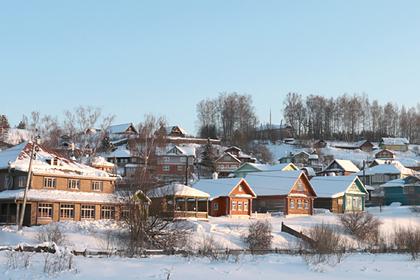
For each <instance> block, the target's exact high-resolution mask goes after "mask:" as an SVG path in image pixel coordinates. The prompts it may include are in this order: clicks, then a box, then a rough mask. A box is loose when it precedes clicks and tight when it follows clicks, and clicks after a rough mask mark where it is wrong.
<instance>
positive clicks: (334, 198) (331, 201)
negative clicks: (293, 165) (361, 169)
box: [311, 175, 368, 213]
mask: <svg viewBox="0 0 420 280" xmlns="http://www.w3.org/2000/svg"><path fill="white" fill-rule="evenodd" d="M311 184H312V186H313V188H314V189H315V192H316V194H317V197H316V199H315V208H324V209H328V210H330V211H331V212H333V213H345V212H349V211H364V210H365V200H366V197H367V196H368V191H367V190H366V188H365V186H364V184H363V183H362V181H361V180H360V179H359V177H357V176H354V175H352V176H319V177H314V178H312V179H311Z"/></svg>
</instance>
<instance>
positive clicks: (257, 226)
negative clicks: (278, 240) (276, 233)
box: [244, 220, 273, 251]
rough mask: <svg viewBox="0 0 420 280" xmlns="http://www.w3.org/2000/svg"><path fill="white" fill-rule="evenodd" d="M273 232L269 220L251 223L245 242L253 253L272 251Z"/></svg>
mask: <svg viewBox="0 0 420 280" xmlns="http://www.w3.org/2000/svg"><path fill="white" fill-rule="evenodd" d="M271 230H272V226H271V223H270V222H269V221H267V220H266V221H256V222H251V223H250V225H249V228H248V235H247V236H245V237H244V241H245V243H246V244H248V247H249V249H251V250H252V251H254V250H268V249H271V241H272V239H273V236H272V235H271Z"/></svg>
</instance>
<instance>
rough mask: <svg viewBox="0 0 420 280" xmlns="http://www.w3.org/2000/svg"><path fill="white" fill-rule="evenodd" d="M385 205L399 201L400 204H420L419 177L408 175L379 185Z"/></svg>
mask: <svg viewBox="0 0 420 280" xmlns="http://www.w3.org/2000/svg"><path fill="white" fill-rule="evenodd" d="M380 189H381V192H382V194H383V198H384V203H385V205H389V204H391V203H393V202H400V203H401V204H402V205H420V178H419V177H417V176H408V177H405V178H400V179H395V180H392V181H389V182H387V183H385V184H382V185H381V186H380Z"/></svg>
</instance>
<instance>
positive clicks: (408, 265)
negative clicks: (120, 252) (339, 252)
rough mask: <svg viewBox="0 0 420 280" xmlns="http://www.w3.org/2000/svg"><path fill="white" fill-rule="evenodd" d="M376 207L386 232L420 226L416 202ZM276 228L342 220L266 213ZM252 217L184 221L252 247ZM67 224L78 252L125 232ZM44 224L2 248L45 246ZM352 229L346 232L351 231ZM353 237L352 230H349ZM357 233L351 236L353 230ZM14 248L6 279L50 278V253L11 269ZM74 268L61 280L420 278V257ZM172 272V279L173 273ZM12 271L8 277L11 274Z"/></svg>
mask: <svg viewBox="0 0 420 280" xmlns="http://www.w3.org/2000/svg"><path fill="white" fill-rule="evenodd" d="M368 211H369V212H370V213H372V214H373V215H375V216H376V217H378V218H379V219H380V220H381V221H382V223H383V224H382V226H381V230H382V232H383V233H389V234H390V233H392V232H393V228H395V227H396V226H399V225H403V226H408V225H413V226H420V216H419V215H418V214H415V213H412V211H411V210H410V208H409V207H404V206H398V205H395V206H388V207H383V208H382V211H380V209H379V208H369V209H368ZM259 218H260V219H268V220H269V221H270V222H271V224H272V226H273V236H274V238H273V247H274V248H293V247H294V246H295V245H297V240H296V239H295V238H294V237H292V236H290V235H288V234H286V233H283V232H281V223H282V222H284V223H285V224H287V225H288V226H291V227H292V228H295V229H297V230H305V229H308V228H310V227H312V226H313V225H315V224H320V223H327V224H333V225H337V226H338V225H339V221H338V218H337V216H336V215H333V214H331V213H329V212H327V211H324V210H318V211H317V214H316V215H314V216H295V217H282V216H272V217H267V216H264V215H262V216H260V217H259ZM251 221H252V219H251V220H250V219H240V218H226V217H220V218H210V220H209V221H208V222H205V221H188V222H184V223H185V225H186V226H188V227H191V228H192V229H193V234H192V236H191V239H190V242H189V245H191V246H199V244H200V242H202V240H203V239H204V238H208V237H209V236H211V237H212V238H213V239H214V240H215V241H216V242H217V244H218V245H219V246H220V248H232V249H238V248H245V244H244V243H243V241H242V236H243V235H244V234H245V233H246V232H247V228H248V225H249V223H250V222H251ZM59 226H60V228H61V229H62V231H63V232H64V233H65V234H66V237H67V243H66V245H67V246H68V248H70V249H77V250H80V251H81V250H84V249H89V250H105V249H107V246H109V244H107V241H106V240H107V236H108V234H107V233H108V232H119V231H120V230H121V228H120V225H119V224H117V223H114V222H110V221H93V222H81V223H77V222H63V223H59ZM44 227H45V226H40V227H30V228H24V229H23V231H22V232H17V231H16V228H15V227H14V226H3V227H0V246H14V245H17V244H22V243H26V244H38V243H39V241H38V240H37V234H38V232H39V230H40V229H43V228H44ZM343 234H344V233H343ZM346 236H347V235H346ZM347 237H348V238H349V239H351V237H349V236H347ZM9 259H10V257H9V256H8V253H7V252H0V275H4V276H2V277H0V279H45V278H47V277H49V276H48V275H47V274H45V273H44V272H43V264H44V256H43V255H42V254H35V255H33V256H32V257H31V258H30V266H29V268H18V269H11V268H10V266H9V265H8V260H9ZM74 267H75V269H73V270H72V271H67V272H63V273H60V274H59V275H58V278H59V279H122V278H124V279H194V278H197V277H198V278H200V279H202V280H205V279H282V277H294V278H295V279H381V280H382V279H420V278H419V275H420V261H417V262H416V261H411V260H410V256H408V255H370V254H352V255H347V256H346V257H345V258H344V260H343V261H342V262H341V263H339V264H337V265H335V266H332V265H325V264H322V265H316V266H312V265H308V264H307V263H306V262H305V261H304V260H303V259H302V258H301V257H298V256H289V255H265V256H246V255H241V256H239V257H238V258H236V257H231V258H230V259H229V260H223V261H211V260H209V259H207V258H196V257H192V258H183V257H181V256H159V257H150V258H138V259H128V258H119V257H111V258H97V257H93V258H85V257H75V258H74ZM168 273H169V274H170V277H169V278H167V276H168ZM3 277H4V278H3Z"/></svg>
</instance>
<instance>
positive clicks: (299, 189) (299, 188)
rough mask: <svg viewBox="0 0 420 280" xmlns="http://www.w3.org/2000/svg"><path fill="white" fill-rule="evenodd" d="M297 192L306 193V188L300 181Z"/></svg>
mask: <svg viewBox="0 0 420 280" xmlns="http://www.w3.org/2000/svg"><path fill="white" fill-rule="evenodd" d="M296 190H297V191H300V192H303V191H305V187H304V186H303V182H302V180H299V181H298V182H297V186H296Z"/></svg>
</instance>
